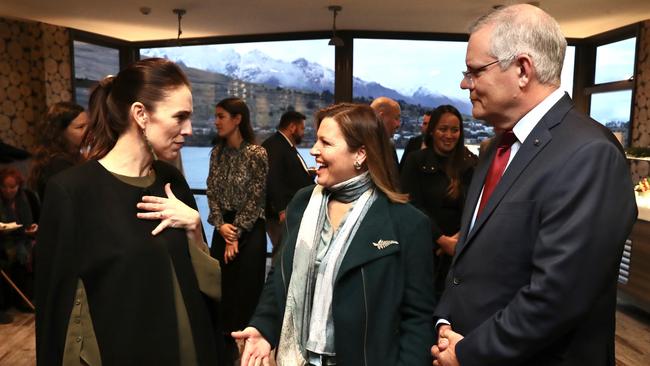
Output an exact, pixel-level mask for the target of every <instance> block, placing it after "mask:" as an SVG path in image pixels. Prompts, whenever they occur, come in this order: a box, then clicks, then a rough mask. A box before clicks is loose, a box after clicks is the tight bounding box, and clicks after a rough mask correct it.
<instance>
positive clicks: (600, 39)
mask: <svg viewBox="0 0 650 366" xmlns="http://www.w3.org/2000/svg"><path fill="white" fill-rule="evenodd" d="M639 24H640V23H636V24H632V25H629V26H626V27H623V28H619V29H616V30H612V31H609V32H606V33H603V34H600V35H597V36H593V37H589V38H586V39H573V38H568V39H567V43H568V44H569V45H570V46H575V60H574V74H573V75H574V76H573V77H574V80H573V99H574V101H575V103H576V106H577V107H578V109H579V110H581V111H583V112H584V113H587V114H588V113H589V109H590V96H591V94H594V93H600V92H605V91H618V90H628V89H632V91H633V94H632V100H634V98H635V93H636V91H635V90H634V82H633V79H631V80H625V81H617V82H613V83H605V84H599V85H595V84H594V72H595V63H596V47H598V46H600V45H603V44H607V43H611V42H616V41H618V40H622V39H626V38H630V37H637V50H638V42H639V41H638V40H639V30H640V26H639ZM71 31H72V39H73V40H77V41H82V42H86V43H90V44H96V45H99V46H104V47H111V48H116V49H118V50H119V55H120V69H122V68H124V67H125V66H126V65H128V64H130V63H131V62H134V61H137V60H138V59H139V58H140V49H141V48H157V47H172V46H190V45H192V46H194V45H210V44H228V43H246V42H272V41H297V40H311V39H323V38H330V36H331V32H330V31H313V32H291V33H272V34H253V35H238V36H215V37H200V38H183V39H180V40H177V39H167V40H152V41H137V42H128V41H123V40H119V39H115V38H111V37H106V36H100V35H96V34H92V33H88V32H84V31H79V30H71ZM337 35H338V36H339V37H340V38H342V39H343V41H344V46H342V47H336V49H335V62H334V65H335V69H334V73H335V79H334V101H335V102H336V103H339V102H350V101H352V98H353V92H352V86H353V62H354V60H353V54H354V52H353V51H354V40H355V38H364V39H387V40H420V41H457V42H467V41H468V40H469V35H468V34H464V33H462V34H461V33H430V32H392V31H351V30H339V31H337ZM70 47H71V55H74V49H73V44H72V43H71V45H70ZM636 58H638V52H637V53H636V57H635V61H634V62H635V69H634V77H635V76H636V75H637V73H638V70H637V66H636V65H637V62H638V60H637V59H636ZM73 62H74V58H73ZM71 67H72V71H73V75H75V73H74V63H72V65H71ZM463 67H464V65H459V71H461V70H462V69H463ZM96 82H97V81H87V80H77V79H76V78H73V89H74V90H76V87H77V86H86V87H90V86H92V84H93V83H96ZM631 110H632V112H631V114H633V113H634V112H633V108H632V109H631ZM632 120H633V116H632V115H631V116H630V121H632ZM631 130H632V125H631V124H630V131H629V134H628V138H630V136H632V131H631ZM192 192H193V194H194V195H197V196H205V195H206V190H205V189H192Z"/></svg>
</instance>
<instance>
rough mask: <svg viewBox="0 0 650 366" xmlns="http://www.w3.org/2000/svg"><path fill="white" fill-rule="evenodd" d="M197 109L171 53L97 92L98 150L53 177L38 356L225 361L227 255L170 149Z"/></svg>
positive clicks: (44, 235) (42, 235) (111, 361)
mask: <svg viewBox="0 0 650 366" xmlns="http://www.w3.org/2000/svg"><path fill="white" fill-rule="evenodd" d="M192 111H193V107H192V94H191V92H190V84H189V82H188V80H187V78H186V76H185V74H183V72H182V71H181V69H180V68H179V67H178V66H177V65H175V64H174V63H173V62H170V61H167V60H164V59H145V60H141V61H138V62H136V63H134V64H132V65H130V66H128V67H126V68H125V69H123V70H122V71H120V72H119V74H117V76H115V77H108V78H105V79H104V80H102V81H101V82H100V85H99V86H98V87H96V88H95V89H94V90H93V92H92V93H91V95H90V103H89V114H90V124H89V127H88V134H87V136H86V142H87V146H89V147H90V150H89V151H88V157H89V160H88V161H87V162H85V163H83V164H80V165H78V166H75V167H73V168H70V169H67V170H66V171H64V172H61V173H60V174H58V175H57V176H55V177H53V178H52V179H51V180H50V182H49V183H48V186H47V200H46V202H45V205H44V207H43V214H42V217H41V222H40V229H39V236H38V250H37V252H36V254H37V260H38V264H37V265H38V268H37V270H36V285H37V286H36V307H37V312H36V356H37V363H38V365H53V366H59V365H79V364H88V365H99V364H104V365H133V366H135V365H169V366H177V365H188V366H189V365H215V364H217V362H218V359H217V358H218V357H217V355H218V353H217V343H216V342H217V340H218V338H216V335H215V331H214V329H213V327H212V324H213V321H212V317H211V315H210V310H211V309H212V308H213V306H212V304H211V303H206V301H207V299H208V297H210V298H213V299H214V298H216V297H217V296H218V288H217V286H218V285H219V283H218V276H219V273H218V272H219V268H218V262H217V261H215V260H214V259H212V258H210V256H209V255H208V254H207V251H208V249H207V245H206V244H205V242H204V241H203V231H202V228H201V220H200V216H199V213H198V211H197V210H196V203H195V202H194V198H193V196H192V193H191V191H190V189H189V187H188V185H187V182H186V181H185V179H184V178H183V176H182V175H181V173H180V172H179V171H178V170H177V169H176V168H174V167H172V166H171V165H169V164H167V163H164V162H162V161H161V160H165V161H171V160H174V159H175V158H177V157H178V154H179V151H180V149H181V147H182V146H183V143H184V140H185V137H186V136H189V135H191V133H192V126H191V122H190V116H191V115H192ZM157 158H160V159H161V160H157ZM177 197H178V198H177ZM138 209H139V210H138ZM203 295H207V296H203Z"/></svg>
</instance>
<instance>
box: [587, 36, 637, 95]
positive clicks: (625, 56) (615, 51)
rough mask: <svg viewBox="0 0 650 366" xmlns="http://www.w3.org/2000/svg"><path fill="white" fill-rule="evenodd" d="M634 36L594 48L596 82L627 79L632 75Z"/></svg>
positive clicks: (634, 47)
mask: <svg viewBox="0 0 650 366" xmlns="http://www.w3.org/2000/svg"><path fill="white" fill-rule="evenodd" d="M635 49H636V38H629V39H625V40H622V41H618V42H614V43H610V44H606V45H603V46H600V47H597V48H596V75H595V78H594V82H595V83H596V84H602V83H609V82H612V81H619V80H627V79H629V78H631V77H632V75H634V55H635Z"/></svg>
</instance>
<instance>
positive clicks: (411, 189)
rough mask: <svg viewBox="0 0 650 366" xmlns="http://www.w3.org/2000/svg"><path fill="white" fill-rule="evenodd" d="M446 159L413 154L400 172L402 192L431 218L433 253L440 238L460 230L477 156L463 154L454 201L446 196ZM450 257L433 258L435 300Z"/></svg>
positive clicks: (428, 152)
mask: <svg viewBox="0 0 650 366" xmlns="http://www.w3.org/2000/svg"><path fill="white" fill-rule="evenodd" d="M446 163H447V157H445V156H441V155H438V154H436V153H435V151H434V150H433V149H431V148H427V149H424V150H419V151H414V152H412V153H411V154H409V156H408V157H407V159H406V161H405V163H404V167H403V168H402V172H401V183H402V190H403V191H404V192H405V193H408V194H409V195H410V199H411V203H412V204H413V205H414V206H415V207H417V208H418V209H420V210H421V211H422V212H424V213H425V214H426V215H427V216H429V218H430V219H431V223H432V225H431V231H432V236H433V245H432V250H434V251H435V250H437V249H438V248H439V246H438V244H437V243H436V241H437V240H438V238H440V236H442V235H446V236H453V235H454V234H456V233H457V232H458V231H459V230H460V220H461V216H462V214H463V206H464V205H465V196H466V193H467V187H468V186H469V183H470V181H471V180H472V173H473V172H474V165H475V164H476V156H475V155H474V154H472V153H471V152H469V151H466V153H465V159H464V160H463V166H462V167H461V176H460V179H461V187H460V195H459V196H458V198H456V199H452V198H450V197H448V196H447V187H448V186H449V182H450V179H449V177H448V176H447V174H446V173H445V168H444V167H445V164H446ZM451 259H452V257H451V256H449V255H446V254H444V253H443V254H441V255H439V256H434V284H435V291H436V300H439V299H440V296H441V295H442V292H443V290H444V288H445V278H446V277H447V272H448V271H449V267H450V265H451Z"/></svg>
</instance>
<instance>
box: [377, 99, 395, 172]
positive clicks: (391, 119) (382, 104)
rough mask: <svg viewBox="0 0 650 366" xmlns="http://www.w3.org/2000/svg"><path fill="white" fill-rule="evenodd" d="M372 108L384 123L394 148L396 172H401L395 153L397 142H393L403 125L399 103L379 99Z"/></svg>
mask: <svg viewBox="0 0 650 366" xmlns="http://www.w3.org/2000/svg"><path fill="white" fill-rule="evenodd" d="M370 108H372V109H373V110H374V111H375V114H376V115H377V117H378V118H379V120H381V121H382V122H383V123H384V128H385V129H386V133H387V134H388V138H389V139H390V144H391V146H392V147H393V159H394V160H395V169H396V170H395V172H396V173H397V171H398V170H399V159H398V158H397V152H396V151H395V142H393V135H395V133H396V132H397V130H399V126H400V125H401V123H402V109H401V108H400V106H399V103H397V102H396V101H394V100H393V99H390V98H388V97H379V98H375V100H373V101H372V103H370Z"/></svg>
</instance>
